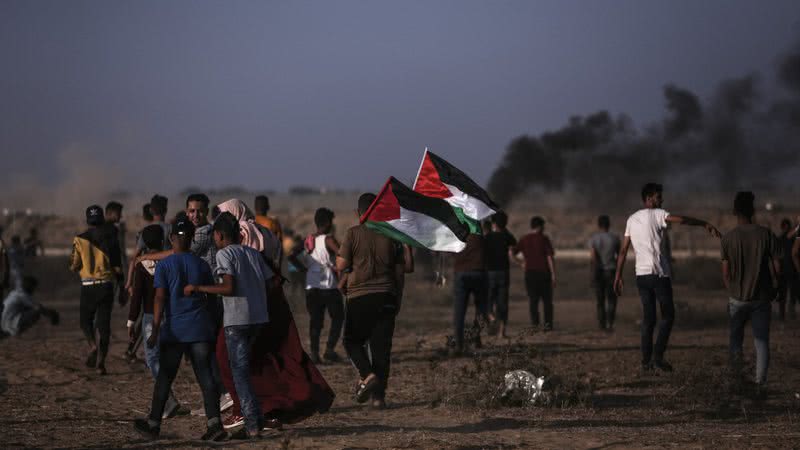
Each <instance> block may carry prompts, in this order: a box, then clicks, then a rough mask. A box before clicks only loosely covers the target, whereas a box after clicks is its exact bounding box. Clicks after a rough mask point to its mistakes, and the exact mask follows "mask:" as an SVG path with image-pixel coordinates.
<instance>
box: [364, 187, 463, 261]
mask: <svg viewBox="0 0 800 450" xmlns="http://www.w3.org/2000/svg"><path fill="white" fill-rule="evenodd" d="M462 219H463V218H460V217H459V216H458V215H457V212H456V210H454V209H453V207H452V206H450V204H449V203H447V202H446V201H444V200H442V199H440V198H434V197H427V196H425V195H422V194H419V193H417V192H414V191H413V190H411V188H409V187H408V186H406V185H404V184H403V183H401V182H400V181H398V180H397V179H396V178H394V177H390V178H389V180H388V181H387V182H386V184H385V185H384V186H383V189H381V192H380V193H379V194H378V196H377V197H376V198H375V201H374V202H372V205H371V206H370V207H369V209H368V210H367V212H366V213H364V215H363V216H361V223H363V224H365V225H366V226H367V227H369V228H371V229H373V230H375V231H377V232H379V233H381V234H383V235H385V236H388V237H390V238H392V239H395V240H397V241H400V242H403V243H405V244H409V245H412V246H416V247H423V248H428V249H430V250H436V251H443V252H456V253H457V252H460V251H461V250H463V249H464V247H465V246H466V244H465V242H464V241H465V240H466V239H467V235H469V228H468V227H467V226H466V225H465V224H464V223H462Z"/></svg>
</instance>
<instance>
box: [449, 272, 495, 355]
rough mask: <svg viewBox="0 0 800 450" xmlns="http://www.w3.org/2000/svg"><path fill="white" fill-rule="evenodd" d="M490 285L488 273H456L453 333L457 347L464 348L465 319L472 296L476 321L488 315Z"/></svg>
mask: <svg viewBox="0 0 800 450" xmlns="http://www.w3.org/2000/svg"><path fill="white" fill-rule="evenodd" d="M487 291H488V283H487V277H486V272H481V271H474V272H456V273H455V280H454V281H453V295H454V297H455V298H454V302H453V332H454V334H455V340H456V347H457V348H463V347H464V319H465V316H466V315H467V307H468V306H469V296H470V294H471V295H472V296H473V297H474V298H475V315H476V318H475V320H476V321H477V320H478V317H481V318H486V315H487V314H488V308H487V306H488V305H487V302H486V294H487Z"/></svg>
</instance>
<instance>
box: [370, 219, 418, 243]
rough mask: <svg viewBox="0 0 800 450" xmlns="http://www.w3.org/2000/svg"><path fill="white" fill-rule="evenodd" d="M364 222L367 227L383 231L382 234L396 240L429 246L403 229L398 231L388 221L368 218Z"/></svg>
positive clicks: (379, 231)
mask: <svg viewBox="0 0 800 450" xmlns="http://www.w3.org/2000/svg"><path fill="white" fill-rule="evenodd" d="M364 224H365V225H366V226H367V228H370V229H372V230H375V231H376V232H378V233H381V234H382V235H384V236H386V237H388V238H390V239H394V240H396V241H400V242H402V243H404V244H408V245H410V246H412V247H419V248H427V247H425V246H424V245H422V244H420V243H419V242H417V241H416V240H414V239H413V238H412V237H411V236H409V235H407V234H405V233H403V232H402V231H398V230H397V228H395V227H393V226H391V225H389V224H388V223H386V222H376V221H372V220H368V221H366V222H364Z"/></svg>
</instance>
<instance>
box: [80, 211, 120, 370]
mask: <svg viewBox="0 0 800 450" xmlns="http://www.w3.org/2000/svg"><path fill="white" fill-rule="evenodd" d="M86 223H87V225H89V229H88V230H86V231H85V232H83V233H81V234H79V235H77V236H75V238H74V239H73V241H72V256H71V258H70V265H69V268H70V270H72V271H73V272H78V273H79V274H80V277H81V301H80V325H81V330H82V331H83V334H84V336H85V337H86V341H87V343H88V344H89V354H88V356H87V358H86V366H87V367H90V368H96V369H97V372H98V373H99V374H100V375H105V374H106V368H105V360H106V354H107V353H108V343H109V338H110V336H111V324H110V321H111V307H112V305H113V303H114V282H117V283H120V282H122V265H121V259H120V246H119V240H118V237H117V229H116V227H109V226H104V224H105V218H104V216H103V209H102V208H101V207H100V206H98V205H92V206H90V207H88V208H86Z"/></svg>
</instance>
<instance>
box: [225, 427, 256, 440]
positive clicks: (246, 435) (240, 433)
mask: <svg viewBox="0 0 800 450" xmlns="http://www.w3.org/2000/svg"><path fill="white" fill-rule="evenodd" d="M260 437H261V431H260V430H257V431H247V429H245V428H244V427H242V428H240V429H238V430H236V431H235V432H234V433H232V434H231V439H236V440H249V439H259V438H260Z"/></svg>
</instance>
